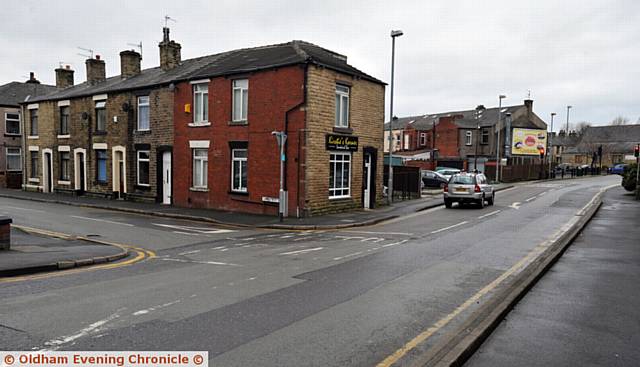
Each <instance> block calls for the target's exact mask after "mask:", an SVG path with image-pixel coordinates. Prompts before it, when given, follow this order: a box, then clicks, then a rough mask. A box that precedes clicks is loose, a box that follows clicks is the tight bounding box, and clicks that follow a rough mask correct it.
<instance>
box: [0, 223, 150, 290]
mask: <svg viewBox="0 0 640 367" xmlns="http://www.w3.org/2000/svg"><path fill="white" fill-rule="evenodd" d="M12 227H14V228H17V229H19V230H22V231H25V232H28V233H35V234H41V235H45V236H50V237H55V238H62V239H67V240H68V239H77V240H82V241H89V242H95V243H99V244H102V245H109V246H115V247H118V248H120V249H122V250H124V251H128V252H133V253H134V254H135V256H134V257H133V258H131V259H127V260H124V261H118V262H113V263H104V264H98V265H89V266H85V267H81V268H71V269H68V270H56V271H52V272H47V273H42V274H33V275H23V276H16V277H5V278H0V283H13V282H20V281H25V280H38V279H47V278H53V277H59V276H63V275H70V274H77V273H83V272H88V271H95V270H108V269H115V268H120V267H124V266H129V265H132V264H135V263H137V262H140V261H143V260H145V259H151V258H154V257H156V253H155V252H153V251H151V250H146V249H144V248H141V247H136V246H130V245H126V244H122V243H115V242H108V241H101V240H95V239H92V238H86V237H76V236H73V235H69V234H66V233H60V232H54V231H49V230H45V229H40V228H32V227H27V226H22V225H12Z"/></svg>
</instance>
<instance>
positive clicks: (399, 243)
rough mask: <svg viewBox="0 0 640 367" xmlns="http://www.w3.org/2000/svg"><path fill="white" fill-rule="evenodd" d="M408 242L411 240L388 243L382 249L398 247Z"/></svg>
mask: <svg viewBox="0 0 640 367" xmlns="http://www.w3.org/2000/svg"><path fill="white" fill-rule="evenodd" d="M407 241H409V240H402V241H398V242H393V243H387V244H386V245H382V247H391V246H396V245H402V244H403V243H405V242H407Z"/></svg>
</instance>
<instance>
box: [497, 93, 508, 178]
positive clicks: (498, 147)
mask: <svg viewBox="0 0 640 367" xmlns="http://www.w3.org/2000/svg"><path fill="white" fill-rule="evenodd" d="M503 98H507V96H505V95H504V94H501V95H499V96H498V123H497V124H496V129H497V130H498V139H497V140H496V144H495V146H496V183H498V182H500V181H499V180H500V170H499V169H498V168H499V167H500V120H501V119H502V99H503Z"/></svg>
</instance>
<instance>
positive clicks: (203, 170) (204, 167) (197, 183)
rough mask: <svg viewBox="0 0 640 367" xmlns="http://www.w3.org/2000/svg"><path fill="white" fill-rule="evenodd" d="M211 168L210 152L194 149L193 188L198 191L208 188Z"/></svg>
mask: <svg viewBox="0 0 640 367" xmlns="http://www.w3.org/2000/svg"><path fill="white" fill-rule="evenodd" d="M208 166H209V157H208V150H207V149H201V148H196V149H193V187H194V188H196V189H206V188H207V171H208Z"/></svg>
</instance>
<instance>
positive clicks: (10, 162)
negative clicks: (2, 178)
mask: <svg viewBox="0 0 640 367" xmlns="http://www.w3.org/2000/svg"><path fill="white" fill-rule="evenodd" d="M7 171H22V149H21V148H7Z"/></svg>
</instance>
